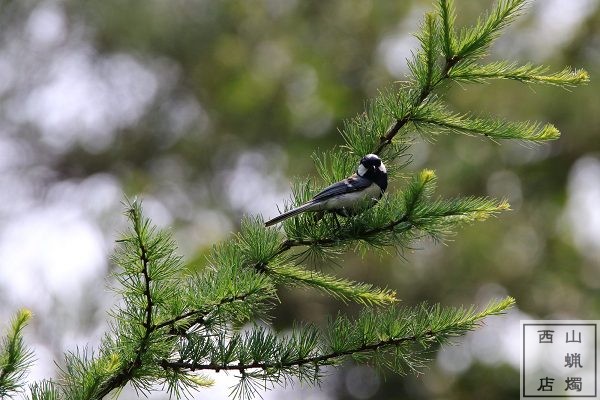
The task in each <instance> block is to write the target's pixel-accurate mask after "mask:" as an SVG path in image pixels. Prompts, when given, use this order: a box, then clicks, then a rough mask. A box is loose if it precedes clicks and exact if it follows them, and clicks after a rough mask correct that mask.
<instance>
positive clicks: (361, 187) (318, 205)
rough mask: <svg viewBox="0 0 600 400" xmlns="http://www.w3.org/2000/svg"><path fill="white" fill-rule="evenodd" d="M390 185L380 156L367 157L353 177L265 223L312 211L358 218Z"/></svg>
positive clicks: (268, 224)
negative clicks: (356, 216) (357, 215)
mask: <svg viewBox="0 0 600 400" xmlns="http://www.w3.org/2000/svg"><path fill="white" fill-rule="evenodd" d="M387 186H388V177H387V170H386V169H385V165H384V164H383V161H381V158H379V157H378V156H377V155H376V154H367V155H366V156H364V157H363V158H362V159H361V160H360V163H359V164H358V168H357V169H356V172H355V173H354V174H353V175H351V176H349V177H348V178H346V179H344V180H341V181H339V182H336V183H334V184H332V185H330V186H328V187H326V188H325V189H323V190H322V191H320V192H319V193H317V194H316V195H315V196H314V197H313V198H312V200H311V201H309V202H307V203H304V204H302V205H301V206H298V207H296V208H294V209H291V210H289V211H286V212H284V213H283V214H281V215H278V216H277V217H275V218H273V219H271V220H269V221H267V222H265V226H271V225H275V224H277V223H279V222H281V221H283V220H286V219H288V218H291V217H293V216H295V215H298V214H301V213H303V212H308V211H317V212H325V211H328V212H333V213H335V214H337V215H341V216H344V217H348V216H351V215H356V214H358V213H360V212H361V211H364V210H365V209H367V208H370V207H372V206H373V205H375V203H377V201H378V200H379V199H380V198H381V196H383V193H384V192H385V190H386V189H387Z"/></svg>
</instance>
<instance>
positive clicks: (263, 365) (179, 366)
mask: <svg viewBox="0 0 600 400" xmlns="http://www.w3.org/2000/svg"><path fill="white" fill-rule="evenodd" d="M439 333H441V332H434V331H432V330H429V331H427V332H425V333H424V334H422V335H412V336H404V337H401V338H395V339H388V340H382V341H380V342H376V343H371V344H364V345H362V346H360V347H357V348H354V349H348V350H345V351H340V352H332V353H327V354H321V355H319V356H313V357H306V358H298V359H296V360H291V361H288V362H282V363H277V362H275V363H268V362H258V361H255V362H253V363H250V364H226V365H216V364H199V363H195V362H185V361H168V360H162V361H161V364H160V365H161V366H162V367H163V368H165V369H167V368H169V369H176V370H188V371H198V370H213V371H217V372H218V371H240V372H241V371H245V370H248V369H263V370H267V369H270V368H279V369H281V368H290V367H295V366H300V365H304V364H319V365H323V364H326V363H327V362H328V361H330V360H332V359H336V358H341V357H344V356H348V355H351V354H358V353H366V352H370V351H375V350H378V349H380V348H382V347H388V346H398V345H401V344H402V343H406V342H414V341H417V340H422V339H433V338H435V337H436V335H437V334H439Z"/></svg>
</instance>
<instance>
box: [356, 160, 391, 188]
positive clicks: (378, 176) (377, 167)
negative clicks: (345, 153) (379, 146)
mask: <svg viewBox="0 0 600 400" xmlns="http://www.w3.org/2000/svg"><path fill="white" fill-rule="evenodd" d="M356 173H357V174H358V175H359V176H361V177H363V178H367V179H369V180H371V181H373V182H375V183H376V184H377V185H378V186H379V187H380V188H381V190H382V191H385V189H386V188H387V170H386V169H385V165H383V161H381V158H379V157H378V156H377V155H376V154H367V155H366V156H364V157H363V158H362V159H361V160H360V164H358V169H357V170H356Z"/></svg>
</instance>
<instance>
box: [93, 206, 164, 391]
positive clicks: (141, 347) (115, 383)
mask: <svg viewBox="0 0 600 400" xmlns="http://www.w3.org/2000/svg"><path fill="white" fill-rule="evenodd" d="M128 213H129V218H130V220H131V221H132V223H133V231H134V233H135V236H134V240H135V242H136V244H137V246H138V257H139V263H140V264H141V265H140V271H139V272H138V273H139V274H141V276H142V283H143V296H144V298H145V306H144V317H143V321H142V326H143V330H144V332H143V336H142V338H141V340H140V341H139V343H138V346H137V349H136V350H135V352H134V353H135V358H134V359H133V360H132V361H128V362H126V363H124V364H123V365H122V366H121V368H120V369H119V370H118V371H116V372H115V373H114V374H113V376H112V377H111V378H110V379H108V380H106V381H105V382H104V383H103V384H102V385H101V386H100V388H99V390H98V392H97V394H96V396H95V397H94V398H95V399H98V400H100V399H102V398H104V396H106V395H108V394H109V393H110V392H111V391H112V390H114V389H116V388H121V387H123V386H124V385H125V384H126V383H127V382H129V381H130V380H131V379H132V378H133V377H134V376H135V374H136V370H137V369H139V368H140V367H141V366H142V358H143V357H144V355H145V353H146V352H147V351H148V346H149V343H148V342H149V339H150V335H151V334H152V332H153V331H154V329H153V306H154V302H153V299H152V291H151V282H152V278H151V277H150V271H149V269H150V259H149V256H148V245H147V243H146V239H147V238H146V234H145V230H146V229H147V226H143V225H144V224H145V223H144V221H143V218H142V215H141V209H140V207H139V203H133V204H130V207H129V210H128Z"/></svg>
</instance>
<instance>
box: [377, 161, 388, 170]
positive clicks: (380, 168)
mask: <svg viewBox="0 0 600 400" xmlns="http://www.w3.org/2000/svg"><path fill="white" fill-rule="evenodd" d="M378 169H379V170H380V171H381V172H384V173H387V170H386V169H385V165H383V162H382V163H381V165H380V166H379V168H378Z"/></svg>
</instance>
